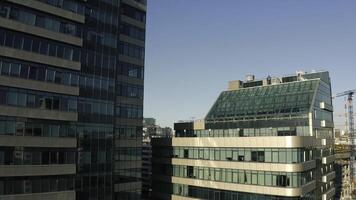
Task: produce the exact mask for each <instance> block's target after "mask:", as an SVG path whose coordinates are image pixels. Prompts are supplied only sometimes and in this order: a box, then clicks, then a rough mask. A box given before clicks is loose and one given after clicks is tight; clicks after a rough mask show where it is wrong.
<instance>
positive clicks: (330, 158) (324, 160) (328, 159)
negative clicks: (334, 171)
mask: <svg viewBox="0 0 356 200" xmlns="http://www.w3.org/2000/svg"><path fill="white" fill-rule="evenodd" d="M334 160H335V155H330V156H325V157H322V163H323V164H325V165H326V164H329V163H331V162H333V161H334Z"/></svg>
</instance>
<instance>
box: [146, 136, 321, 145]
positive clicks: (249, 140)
mask: <svg viewBox="0 0 356 200" xmlns="http://www.w3.org/2000/svg"><path fill="white" fill-rule="evenodd" d="M320 143H321V140H320V139H316V138H315V137H314V136H267V137H263V136H261V137H173V138H152V145H153V146H184V147H236V148H251V147H254V148H299V147H313V146H317V145H319V144H320Z"/></svg>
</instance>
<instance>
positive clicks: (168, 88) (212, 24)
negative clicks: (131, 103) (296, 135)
mask: <svg viewBox="0 0 356 200" xmlns="http://www.w3.org/2000/svg"><path fill="white" fill-rule="evenodd" d="M355 8H356V2H355V1H343V3H338V2H335V1H312V2H311V1H298V2H297V1H227V3H225V4H221V3H219V2H216V1H204V3H203V1H199V0H197V1H171V0H168V1H152V2H150V4H148V10H149V11H150V12H148V14H147V40H146V44H147V53H146V67H147V68H146V72H145V73H146V74H145V92H146V93H145V100H144V101H145V106H144V108H145V109H144V116H145V117H151V116H152V117H155V118H156V119H157V123H158V124H160V125H162V126H170V127H172V126H173V123H174V122H176V121H178V120H185V119H191V118H192V117H195V119H199V118H204V117H205V115H206V114H207V112H206V110H207V109H208V108H209V107H211V106H212V105H213V103H214V99H216V97H217V96H218V95H219V93H220V91H221V90H223V89H224V88H226V86H227V85H226V82H227V81H229V80H236V79H244V77H245V75H247V74H255V75H256V78H265V76H266V75H268V74H269V75H271V76H275V75H281V74H282V75H285V74H290V73H291V72H294V71H297V70H305V71H311V70H328V71H329V72H330V77H331V80H332V93H333V95H335V94H336V93H338V92H342V91H345V90H348V89H354V88H353V87H352V85H356V80H354V79H353V73H350V72H352V70H353V67H354V66H356V61H355V59H354V58H353V52H355V51H356V40H355V39H354V37H353V35H355V34H356V24H355V23H354V22H353V21H352V19H354V18H356V13H355V12H354V10H355ZM182 11H184V12H182ZM197 11H199V12H197ZM183 13H184V14H183ZM183 91H184V94H182V92H183ZM196 93H199V94H200V95H199V98H197V97H194V98H193V95H195V94H196ZM334 108H335V114H337V115H340V114H343V113H344V109H343V98H339V99H336V100H334ZM188 110H189V112H186V111H188ZM182 111H183V112H182ZM343 123H344V119H343V118H340V117H337V116H336V117H335V126H336V127H340V126H341V127H342V126H343Z"/></svg>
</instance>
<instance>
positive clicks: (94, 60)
mask: <svg viewBox="0 0 356 200" xmlns="http://www.w3.org/2000/svg"><path fill="white" fill-rule="evenodd" d="M93 48H97V47H93ZM115 53H116V51H115ZM108 54H109V53H106V54H103V52H99V53H96V52H94V51H82V54H81V55H82V60H81V63H82V64H83V65H85V66H87V67H86V68H84V69H82V70H85V71H84V72H86V73H89V74H92V73H96V74H97V73H98V72H100V73H102V74H103V75H104V76H109V77H114V76H115V74H114V73H113V72H114V70H115V68H116V63H117V62H116V59H117V55H108ZM108 72H109V73H108ZM110 73H112V74H110ZM98 75H101V74H98Z"/></svg>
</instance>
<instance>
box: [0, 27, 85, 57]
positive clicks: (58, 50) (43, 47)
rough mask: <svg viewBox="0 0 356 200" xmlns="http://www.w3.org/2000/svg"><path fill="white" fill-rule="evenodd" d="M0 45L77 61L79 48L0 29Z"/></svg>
mask: <svg viewBox="0 0 356 200" xmlns="http://www.w3.org/2000/svg"><path fill="white" fill-rule="evenodd" d="M0 46H7V47H11V48H15V49H19V50H24V51H30V52H33V53H39V54H43V55H47V56H53V57H58V58H62V59H66V60H72V61H77V62H79V60H80V49H78V48H75V47H72V46H69V45H64V44H61V43H58V42H49V41H48V40H44V39H40V38H38V37H34V36H27V35H24V34H20V33H15V32H11V31H5V30H4V29H2V30H0Z"/></svg>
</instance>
